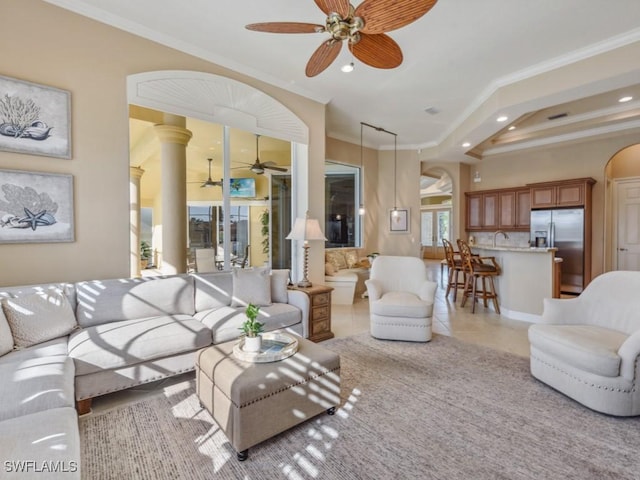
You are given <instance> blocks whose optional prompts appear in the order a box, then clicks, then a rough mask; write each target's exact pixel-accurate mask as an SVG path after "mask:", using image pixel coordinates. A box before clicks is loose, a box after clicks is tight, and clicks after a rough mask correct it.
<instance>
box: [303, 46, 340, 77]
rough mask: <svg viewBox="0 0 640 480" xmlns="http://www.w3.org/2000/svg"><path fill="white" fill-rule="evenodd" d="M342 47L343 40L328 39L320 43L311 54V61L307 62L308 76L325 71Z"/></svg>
mask: <svg viewBox="0 0 640 480" xmlns="http://www.w3.org/2000/svg"><path fill="white" fill-rule="evenodd" d="M341 48H342V42H336V41H335V40H327V41H326V42H324V43H323V44H322V45H320V47H318V49H317V50H316V51H315V52H313V55H311V58H310V59H309V62H307V68H306V69H305V73H306V75H307V77H315V76H316V75H318V74H319V73H322V72H324V71H325V70H326V68H327V67H328V66H329V65H331V64H332V63H333V61H334V60H335V59H336V57H337V56H338V54H339V53H340V49H341Z"/></svg>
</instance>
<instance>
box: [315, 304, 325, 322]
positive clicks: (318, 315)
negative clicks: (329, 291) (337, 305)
mask: <svg viewBox="0 0 640 480" xmlns="http://www.w3.org/2000/svg"><path fill="white" fill-rule="evenodd" d="M326 318H329V306H328V305H327V306H326V307H314V308H313V321H314V322H315V321H318V320H324V319H326Z"/></svg>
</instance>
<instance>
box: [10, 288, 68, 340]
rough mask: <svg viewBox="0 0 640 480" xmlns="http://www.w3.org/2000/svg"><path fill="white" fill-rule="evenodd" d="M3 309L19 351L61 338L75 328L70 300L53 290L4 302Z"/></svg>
mask: <svg viewBox="0 0 640 480" xmlns="http://www.w3.org/2000/svg"><path fill="white" fill-rule="evenodd" d="M2 309H3V310H4V314H5V316H6V317H7V321H8V322H9V326H10V327H11V333H12V334H13V341H14V343H15V346H16V347H18V348H24V347H30V346H31V345H36V344H38V343H42V342H46V341H48V340H53V339H54V338H58V337H63V336H65V335H68V334H69V333H71V331H72V330H74V329H75V328H76V327H77V326H78V323H77V322H76V316H75V315H74V314H73V309H72V308H71V304H70V303H69V300H68V299H67V297H66V296H65V295H64V294H63V293H62V292H60V291H59V290H55V289H50V290H48V291H46V292H38V293H34V294H31V295H24V296H21V297H18V298H4V299H3V300H2Z"/></svg>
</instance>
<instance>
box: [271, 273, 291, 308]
mask: <svg viewBox="0 0 640 480" xmlns="http://www.w3.org/2000/svg"><path fill="white" fill-rule="evenodd" d="M288 285H289V270H286V269H285V270H271V301H272V302H273V303H287V302H289V290H288V289H287V287H288Z"/></svg>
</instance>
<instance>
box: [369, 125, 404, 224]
mask: <svg viewBox="0 0 640 480" xmlns="http://www.w3.org/2000/svg"><path fill="white" fill-rule="evenodd" d="M363 126H365V127H369V128H373V129H374V130H376V131H377V132H384V133H388V134H389V135H393V211H392V213H391V214H392V215H393V216H394V217H397V216H398V206H397V205H398V193H397V182H396V169H397V164H398V134H397V133H393V132H390V131H389V130H385V129H384V128H382V127H376V126H373V125H369V124H368V123H365V122H360V166H362V127H363ZM361 208H362V209H363V211H364V207H363V206H361Z"/></svg>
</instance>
